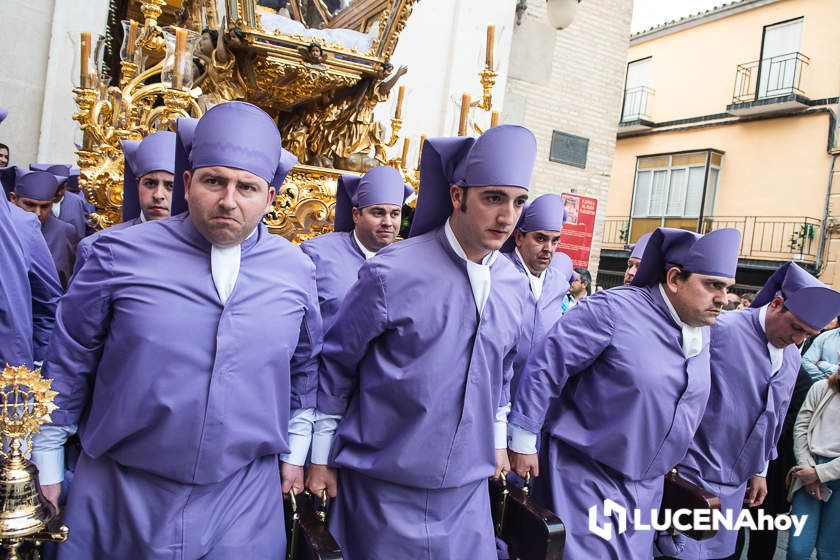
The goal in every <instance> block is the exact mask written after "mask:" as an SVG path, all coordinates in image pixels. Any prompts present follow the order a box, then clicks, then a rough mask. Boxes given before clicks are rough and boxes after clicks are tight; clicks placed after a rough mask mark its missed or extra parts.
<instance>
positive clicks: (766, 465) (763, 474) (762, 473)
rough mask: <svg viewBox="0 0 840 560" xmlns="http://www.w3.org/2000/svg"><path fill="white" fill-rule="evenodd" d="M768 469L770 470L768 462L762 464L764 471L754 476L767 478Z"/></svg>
mask: <svg viewBox="0 0 840 560" xmlns="http://www.w3.org/2000/svg"><path fill="white" fill-rule="evenodd" d="M769 468H770V462H769V461H768V462H766V463H764V470H762V471H761V472H760V473H758V474H757V475H755V476H760V477H763V478H767V469H769Z"/></svg>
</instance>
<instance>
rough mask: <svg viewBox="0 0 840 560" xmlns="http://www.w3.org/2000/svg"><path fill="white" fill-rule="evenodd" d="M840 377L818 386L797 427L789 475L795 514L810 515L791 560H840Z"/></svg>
mask: <svg viewBox="0 0 840 560" xmlns="http://www.w3.org/2000/svg"><path fill="white" fill-rule="evenodd" d="M837 426H840V374H837V373H834V374H832V375H831V376H830V377H829V378H828V379H822V380H820V381H818V382H816V383H815V384H814V385H813V386H812V387H811V389H810V390H809V391H808V395H807V396H806V397H805V403H804V404H803V405H802V409H801V410H800V411H799V415H798V416H797V417H796V424H795V425H794V428H793V434H794V435H793V440H794V443H793V445H794V453H795V454H796V461H797V463H798V465H797V466H796V467H794V468H793V469H792V470H791V481H792V483H791V488H790V494H789V495H788V499H789V500H791V514H792V515H799V516H803V515H806V516H807V520H806V521H805V527H804V529H803V530H802V532H801V533H800V534H799V535H798V536H797V535H795V534H793V533H791V536H790V540H789V541H788V554H787V557H788V560H808V559H810V558H811V552H812V551H813V550H814V548H816V549H817V557H818V558H820V560H829V559H835V560H836V559H838V558H840V531H838V528H840V430H838V429H837Z"/></svg>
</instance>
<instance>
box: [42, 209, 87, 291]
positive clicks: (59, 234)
mask: <svg viewBox="0 0 840 560" xmlns="http://www.w3.org/2000/svg"><path fill="white" fill-rule="evenodd" d="M41 232H42V233H43V234H44V239H45V240H46V242H47V247H49V248H50V254H51V255H52V258H53V262H55V268H56V271H57V272H58V279H59V280H60V281H61V285H62V286H64V287H65V288H66V287H67V283H68V282H69V281H70V277H71V276H72V275H73V266H74V265H75V264H76V246H77V245H78V244H79V237H78V236H77V235H76V230H75V229H73V226H72V225H70V224H69V223H67V222H63V221H61V220H59V219H58V218H56V217H55V216H53V215H52V213H50V214H48V215H47V221H46V222H44V225H43V226H41Z"/></svg>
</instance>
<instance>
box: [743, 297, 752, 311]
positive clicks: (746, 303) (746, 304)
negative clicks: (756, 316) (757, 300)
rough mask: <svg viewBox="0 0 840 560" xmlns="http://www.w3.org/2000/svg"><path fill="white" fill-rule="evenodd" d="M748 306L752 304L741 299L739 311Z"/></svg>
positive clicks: (745, 299)
mask: <svg viewBox="0 0 840 560" xmlns="http://www.w3.org/2000/svg"><path fill="white" fill-rule="evenodd" d="M750 305H752V302H751V301H750V300H748V299H747V298H741V309H746V308H747V307H749V306H750Z"/></svg>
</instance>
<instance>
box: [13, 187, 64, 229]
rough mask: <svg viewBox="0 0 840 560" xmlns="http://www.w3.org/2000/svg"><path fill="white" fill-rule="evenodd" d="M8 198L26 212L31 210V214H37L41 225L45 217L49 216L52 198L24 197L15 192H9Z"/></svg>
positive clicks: (45, 219)
mask: <svg viewBox="0 0 840 560" xmlns="http://www.w3.org/2000/svg"><path fill="white" fill-rule="evenodd" d="M9 198H10V199H11V201H12V202H13V203H14V204H16V205H17V206H18V207H19V208H22V209H23V210H26V211H27V212H32V213H33V214H35V215H36V216H38V219H39V220H41V224H42V225H43V224H44V222H46V221H47V217H49V215H50V212H52V207H53V200H36V199H34V198H25V197H22V196H17V195H16V194H15V193H10V194H9Z"/></svg>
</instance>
